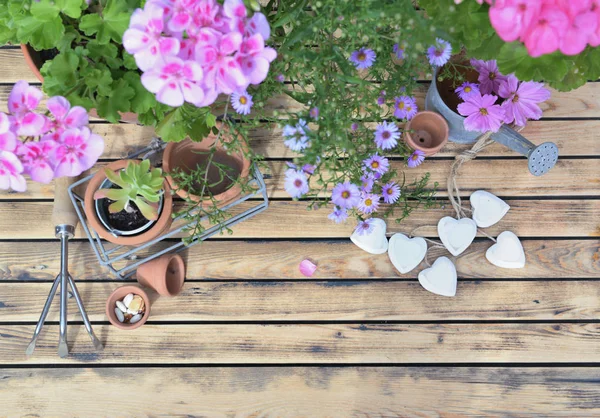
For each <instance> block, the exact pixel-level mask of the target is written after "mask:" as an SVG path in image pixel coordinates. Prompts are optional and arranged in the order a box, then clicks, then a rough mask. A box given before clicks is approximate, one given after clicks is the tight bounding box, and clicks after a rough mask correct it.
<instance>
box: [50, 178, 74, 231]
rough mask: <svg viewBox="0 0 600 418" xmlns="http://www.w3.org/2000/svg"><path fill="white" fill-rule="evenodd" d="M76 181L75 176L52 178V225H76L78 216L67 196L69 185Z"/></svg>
mask: <svg viewBox="0 0 600 418" xmlns="http://www.w3.org/2000/svg"><path fill="white" fill-rule="evenodd" d="M75 181H77V177H59V178H56V179H54V208H53V210H52V222H53V223H54V225H70V226H72V227H73V228H75V227H76V226H77V223H78V222H79V218H78V217H77V212H76V211H75V207H74V206H73V203H72V202H71V198H70V197H69V187H70V186H71V185H72V184H73V183H75Z"/></svg>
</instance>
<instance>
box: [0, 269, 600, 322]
mask: <svg viewBox="0 0 600 418" xmlns="http://www.w3.org/2000/svg"><path fill="white" fill-rule="evenodd" d="M120 285H121V284H117V283H90V282H82V283H79V284H78V289H79V293H81V297H82V298H83V300H84V302H85V306H86V311H87V314H88V316H89V317H90V319H91V320H92V321H106V320H107V318H106V316H105V313H104V309H105V302H106V299H107V298H108V296H109V295H110V293H111V292H112V291H113V290H114V289H116V288H117V287H119V286H120ZM50 287H51V284H50V283H4V284H0V317H1V318H2V322H4V323H8V322H20V323H22V322H25V321H28V322H29V321H30V322H32V323H34V322H37V320H38V318H39V315H40V310H41V308H42V306H44V302H45V301H46V297H47V296H48V291H49V290H50ZM150 293H151V297H152V299H153V300H154V303H153V304H152V314H151V318H150V320H151V321H152V322H160V321H239V322H244V321H290V322H293V321H349V320H352V321H369V320H371V321H384V320H389V321H436V320H439V319H440V318H443V319H444V320H486V321H495V320H557V321H561V320H572V319H578V320H581V319H585V320H589V319H599V318H600V306H599V304H598V300H600V286H598V282H596V281H553V282H550V283H548V282H543V281H535V282H518V281H509V282H477V281H463V280H461V281H459V283H458V291H457V295H456V297H454V298H445V297H443V296H436V295H432V294H430V293H428V292H427V291H426V290H425V289H423V288H422V287H421V285H420V284H419V283H418V282H416V281H412V282H373V281H339V280H338V281H326V282H310V283H301V282H300V283H298V282H287V283H286V282H264V281H257V282H249V283H223V282H209V283H186V284H185V287H184V289H183V291H182V292H181V294H179V295H178V296H177V297H176V298H166V297H158V295H156V294H154V292H150ZM69 318H70V320H78V321H80V320H81V316H80V315H79V311H78V310H77V307H76V306H75V302H74V301H72V303H71V304H70V305H69ZM58 319H59V312H58V302H57V304H56V305H55V306H54V309H52V312H51V313H50V315H49V316H48V320H49V321H58Z"/></svg>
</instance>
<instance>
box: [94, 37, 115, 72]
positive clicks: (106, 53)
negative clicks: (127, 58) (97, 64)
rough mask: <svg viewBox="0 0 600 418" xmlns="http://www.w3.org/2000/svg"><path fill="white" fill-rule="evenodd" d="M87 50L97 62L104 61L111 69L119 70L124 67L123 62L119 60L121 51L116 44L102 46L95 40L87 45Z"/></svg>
mask: <svg viewBox="0 0 600 418" xmlns="http://www.w3.org/2000/svg"><path fill="white" fill-rule="evenodd" d="M87 49H88V50H89V54H90V56H92V57H94V59H95V60H103V61H104V62H106V64H107V65H108V66H109V67H111V68H115V69H118V68H121V67H122V66H123V60H121V59H120V58H117V55H118V53H119V50H118V49H117V46H116V45H115V44H112V43H108V44H100V43H98V41H96V40H93V41H90V42H89V43H88V44H87Z"/></svg>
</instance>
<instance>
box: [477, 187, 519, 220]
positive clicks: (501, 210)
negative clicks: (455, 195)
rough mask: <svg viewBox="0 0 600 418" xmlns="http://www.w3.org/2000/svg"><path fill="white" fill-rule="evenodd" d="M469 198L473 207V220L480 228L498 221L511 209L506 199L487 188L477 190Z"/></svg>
mask: <svg viewBox="0 0 600 418" xmlns="http://www.w3.org/2000/svg"><path fill="white" fill-rule="evenodd" d="M469 200H470V201H471V207H472V208H473V220H474V221H475V223H476V224H477V226H478V227H480V228H487V227H490V226H492V225H494V224H496V223H498V221H500V219H502V218H504V215H506V213H507V212H508V210H509V209H510V206H509V205H508V204H507V203H506V202H505V201H504V200H502V199H500V198H499V197H497V196H494V195H493V194H491V193H490V192H486V191H485V190H477V191H476V192H474V193H473V194H471V197H470V199H469Z"/></svg>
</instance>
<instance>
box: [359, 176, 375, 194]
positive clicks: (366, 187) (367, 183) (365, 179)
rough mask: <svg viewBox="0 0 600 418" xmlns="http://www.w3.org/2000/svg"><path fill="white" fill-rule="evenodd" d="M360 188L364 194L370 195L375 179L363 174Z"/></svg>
mask: <svg viewBox="0 0 600 418" xmlns="http://www.w3.org/2000/svg"><path fill="white" fill-rule="evenodd" d="M360 182H361V186H360V190H361V191H363V192H365V193H371V190H373V184H375V179H374V178H373V175H372V174H365V175H364V176H362V177H361V178H360Z"/></svg>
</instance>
